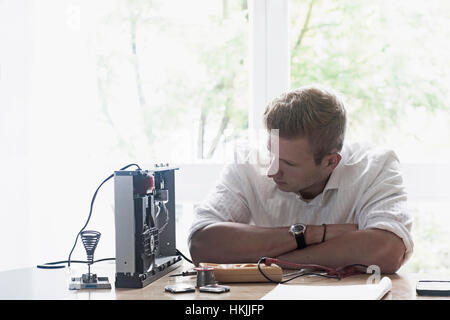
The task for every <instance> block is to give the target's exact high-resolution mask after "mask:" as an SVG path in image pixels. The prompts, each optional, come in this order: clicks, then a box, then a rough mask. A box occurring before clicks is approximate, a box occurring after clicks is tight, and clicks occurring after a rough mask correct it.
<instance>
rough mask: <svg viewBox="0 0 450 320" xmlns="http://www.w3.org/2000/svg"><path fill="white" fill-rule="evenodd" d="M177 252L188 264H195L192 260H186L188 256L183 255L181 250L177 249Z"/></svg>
mask: <svg viewBox="0 0 450 320" xmlns="http://www.w3.org/2000/svg"><path fill="white" fill-rule="evenodd" d="M176 250H177V254H178V255H180V256H182V257H183V258H184V259H185V260H186V261H187V262H189V263H192V264H194V263H193V262H192V260H190V259H188V258H186V256H185V255H184V254H182V253H181V251H180V250H178V249H176Z"/></svg>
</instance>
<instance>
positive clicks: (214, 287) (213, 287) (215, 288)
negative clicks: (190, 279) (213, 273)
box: [198, 284, 230, 293]
mask: <svg viewBox="0 0 450 320" xmlns="http://www.w3.org/2000/svg"><path fill="white" fill-rule="evenodd" d="M198 291H200V292H212V293H223V292H228V291H230V287H227V286H222V285H218V284H210V285H207V286H202V287H199V288H198Z"/></svg>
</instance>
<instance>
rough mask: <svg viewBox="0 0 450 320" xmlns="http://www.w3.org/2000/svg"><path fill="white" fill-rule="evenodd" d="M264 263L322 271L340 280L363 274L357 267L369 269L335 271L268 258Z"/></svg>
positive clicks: (350, 267)
mask: <svg viewBox="0 0 450 320" xmlns="http://www.w3.org/2000/svg"><path fill="white" fill-rule="evenodd" d="M264 261H265V262H264V264H265V265H266V266H270V265H271V264H272V263H274V264H282V265H286V266H290V267H295V268H300V269H313V270H316V271H319V270H322V271H325V272H326V274H327V275H330V276H337V277H338V278H339V279H340V278H344V277H348V276H351V275H355V274H359V273H361V272H359V271H358V269H357V268H356V266H361V267H366V268H367V266H364V265H348V266H343V267H339V268H336V269H333V268H329V267H325V266H321V265H318V264H302V263H292V262H288V261H283V260H280V259H275V258H267V257H266V258H265V259H264Z"/></svg>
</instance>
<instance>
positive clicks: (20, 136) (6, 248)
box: [0, 0, 32, 269]
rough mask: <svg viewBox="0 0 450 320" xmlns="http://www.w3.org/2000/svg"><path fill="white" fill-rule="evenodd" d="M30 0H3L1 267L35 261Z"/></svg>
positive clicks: (0, 24)
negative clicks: (32, 240) (30, 175)
mask: <svg viewBox="0 0 450 320" xmlns="http://www.w3.org/2000/svg"><path fill="white" fill-rule="evenodd" d="M27 2H28V1H27V0H15V1H0V167H1V168H2V174H1V178H0V192H1V193H0V253H1V258H0V269H4V268H8V267H13V266H18V265H25V264H29V263H30V243H29V237H28V234H29V228H30V224H29V221H30V220H29V217H30V212H29V206H28V204H29V201H28V199H29V194H30V191H31V190H30V189H29V183H28V168H29V163H28V133H29V131H28V128H29V122H28V110H29V106H28V97H29V93H30V83H29V80H30V77H29V65H30V54H29V53H30V51H31V49H32V48H31V44H30V30H29V12H28V6H27Z"/></svg>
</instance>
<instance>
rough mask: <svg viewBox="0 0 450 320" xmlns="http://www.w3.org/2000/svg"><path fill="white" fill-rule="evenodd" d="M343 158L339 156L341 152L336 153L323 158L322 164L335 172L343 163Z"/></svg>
mask: <svg viewBox="0 0 450 320" xmlns="http://www.w3.org/2000/svg"><path fill="white" fill-rule="evenodd" d="M341 160H342V156H341V155H340V154H339V152H334V153H332V154H328V155H326V156H325V157H324V158H323V161H322V164H323V165H324V166H325V168H327V169H329V170H331V171H333V170H334V168H336V167H337V165H338V164H339V162H341Z"/></svg>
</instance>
